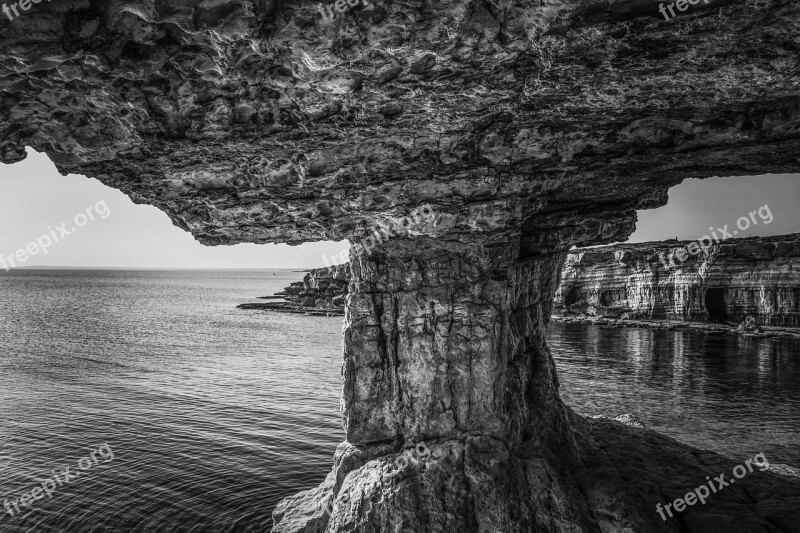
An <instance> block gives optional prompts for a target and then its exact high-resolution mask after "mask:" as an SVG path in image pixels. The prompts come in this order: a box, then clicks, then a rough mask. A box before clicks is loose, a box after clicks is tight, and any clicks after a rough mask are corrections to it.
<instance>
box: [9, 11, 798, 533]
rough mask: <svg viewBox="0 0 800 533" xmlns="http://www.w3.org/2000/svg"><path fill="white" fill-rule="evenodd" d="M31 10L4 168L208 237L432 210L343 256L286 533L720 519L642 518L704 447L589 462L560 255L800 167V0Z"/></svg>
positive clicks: (12, 38)
mask: <svg viewBox="0 0 800 533" xmlns="http://www.w3.org/2000/svg"><path fill="white" fill-rule="evenodd" d="M20 4H21V3H20ZM24 4H25V5H26V6H27V7H26V8H21V9H24V10H25V11H24V12H22V13H21V15H20V16H18V17H17V18H15V19H13V20H9V18H6V17H2V16H0V94H2V99H1V100H0V160H2V161H3V162H5V163H12V162H15V161H19V160H21V159H23V158H24V157H25V147H26V146H30V147H33V148H35V149H37V150H39V151H43V152H46V153H47V154H48V155H49V156H50V158H51V159H52V160H53V161H54V163H55V164H56V166H57V168H58V169H59V170H60V171H61V172H64V173H66V172H74V173H78V174H83V175H86V176H89V177H93V178H97V179H98V180H100V181H102V182H103V183H105V184H107V185H109V186H112V187H115V188H118V189H120V190H122V191H124V192H125V193H126V194H128V195H129V196H130V197H131V198H132V199H134V201H137V202H142V203H148V204H152V205H155V206H157V207H158V208H160V209H162V210H163V211H165V212H166V213H167V214H168V215H169V216H170V217H171V219H172V220H173V222H174V223H175V224H176V225H178V226H180V227H181V228H183V229H185V230H187V231H190V232H192V234H193V235H194V236H195V237H196V238H197V239H199V240H200V241H202V242H204V243H207V244H234V243H239V242H255V243H266V242H288V243H300V242H306V241H314V240H343V239H348V240H350V241H351V242H359V241H362V240H364V239H366V238H369V237H370V236H371V235H373V234H374V231H375V228H376V226H379V225H385V226H388V227H398V226H399V225H400V221H401V220H403V218H404V217H405V216H406V215H408V214H409V213H411V212H412V211H413V210H414V209H416V208H418V207H420V206H422V205H429V206H431V207H432V210H433V212H434V213H435V214H436V216H435V217H434V219H432V220H428V221H426V223H425V224H424V225H421V226H419V227H413V228H409V229H408V230H407V231H405V232H401V233H400V234H398V235H396V236H394V237H392V238H391V239H390V241H389V242H385V243H381V244H380V245H378V246H377V247H375V249H373V250H372V253H371V254H353V255H351V264H352V271H353V280H352V283H351V293H350V295H349V297H348V299H347V305H346V316H345V328H344V353H343V357H344V362H343V369H344V372H343V373H344V376H343V381H344V383H343V398H342V420H343V424H344V426H345V431H346V435H347V442H346V443H343V444H342V445H341V446H340V447H339V450H338V451H337V453H336V457H335V458H334V468H333V471H332V472H331V474H330V475H329V477H328V480H327V481H326V482H325V483H323V484H322V485H321V486H320V487H319V488H318V489H316V491H315V492H314V493H313V494H312V493H307V494H304V495H302V496H300V497H298V498H296V499H290V500H287V501H286V502H284V504H283V505H281V506H280V507H279V509H278V510H276V518H278V519H279V521H278V524H277V525H276V527H275V530H276V531H281V532H286V531H317V530H321V529H323V528H327V531H328V532H333V531H336V532H356V531H358V532H376V533H377V532H385V531H393V530H395V531H396V530H398V529H403V528H410V529H412V530H413V531H415V532H431V533H432V532H437V533H439V532H441V533H450V532H452V533H455V532H459V533H460V532H463V531H470V532H472V531H477V532H482V533H483V532H488V531H492V532H494V531H498V530H499V531H504V532H506V533H516V532H523V531H525V532H527V531H546V532H549V531H573V532H577V531H580V532H595V531H636V532H640V531H643V532H649V531H709V530H710V529H709V523H708V521H706V522H702V521H690V520H688V519H683V518H681V519H680V520H679V519H677V518H671V519H670V520H669V521H668V522H662V521H661V519H660V518H658V517H657V515H656V514H655V512H654V511H653V508H654V505H655V503H656V500H657V499H661V501H667V499H668V497H670V496H673V495H675V496H677V495H678V494H677V492H678V491H679V490H681V488H682V489H686V487H687V486H691V485H689V484H688V481H687V480H686V479H680V478H681V477H682V476H683V477H684V478H685V476H686V475H687V474H682V473H681V472H682V470H681V469H680V468H678V465H680V466H682V467H686V468H688V467H690V466H697V465H698V462H697V461H696V460H695V459H694V457H693V456H692V455H691V452H690V451H687V450H681V451H680V454H683V455H681V456H680V457H681V460H678V459H677V458H676V456H677V455H678V453H679V452H677V451H671V452H670V453H669V454H664V455H663V456H659V455H658V454H651V455H649V456H648V459H647V462H645V463H643V464H646V465H647V466H648V468H647V469H646V471H650V472H656V473H657V474H656V475H655V476H654V477H653V478H652V481H648V480H645V479H642V478H641V476H638V477H637V476H636V475H631V474H633V472H632V471H631V470H630V468H631V463H629V462H628V461H627V460H620V457H621V456H622V455H624V456H625V457H626V458H627V457H630V456H631V453H629V452H628V450H629V449H631V448H635V449H637V450H639V449H643V448H642V446H643V445H644V444H647V443H649V442H650V441H649V440H648V441H647V442H643V441H641V439H639V440H637V439H636V437H635V436H631V435H628V434H627V433H624V434H620V437H619V438H618V439H617V441H616V442H617V444H618V445H616V446H609V447H607V448H606V449H605V450H604V451H602V452H601V451H598V452H597V453H589V452H587V450H594V449H598V448H597V447H596V446H594V445H593V444H592V443H593V442H594V441H601V440H602V439H599V438H598V437H596V436H593V435H594V434H593V433H592V431H590V429H591V427H597V428H600V429H598V431H600V432H601V433H602V431H603V430H602V428H607V427H608V426H607V425H603V424H597V425H587V424H586V423H583V422H582V421H581V420H580V419H573V418H571V415H570V413H569V410H568V409H567V408H566V407H565V406H564V405H563V403H562V401H561V399H560V397H559V394H558V379H557V376H556V371H555V366H554V364H553V360H552V357H551V356H550V352H549V349H548V347H547V343H546V341H545V336H544V331H545V326H546V324H547V322H548V319H549V316H550V312H551V310H552V304H553V298H554V295H555V293H556V290H557V282H558V277H559V272H560V270H561V267H562V264H563V262H564V259H565V257H566V255H567V252H568V251H569V249H570V248H571V247H572V246H574V245H578V246H584V245H591V244H602V243H611V242H619V241H624V240H625V239H626V238H627V236H628V235H629V234H630V233H631V232H632V231H633V228H634V220H635V212H636V210H638V209H643V208H649V207H656V206H659V205H662V204H664V203H666V200H667V190H668V189H669V187H671V186H672V185H675V184H677V183H679V182H680V181H681V180H683V179H685V178H688V177H693V178H704V177H709V176H720V175H722V176H730V175H758V174H763V173H772V172H774V173H781V172H797V171H798V170H800V158H798V153H800V92H799V91H798V77H797V73H798V71H800V54H798V49H800V41H799V40H798V39H800V32H798V26H800V4H798V3H797V2H795V1H794V0H713V1H712V2H710V3H705V2H698V5H692V6H691V8H690V9H689V10H688V11H686V10H687V9H688V4H687V5H685V6H684V11H686V12H685V13H684V12H680V13H679V16H677V17H676V18H674V19H672V20H670V21H665V20H664V18H663V17H662V16H661V15H660V14H659V11H658V3H657V2H653V1H652V0H542V1H540V2H530V1H529V0H486V1H482V2H478V1H475V0H452V1H448V2H419V1H410V2H386V1H370V2H368V5H366V6H365V5H363V3H362V4H359V5H357V6H354V7H350V8H349V9H348V10H347V11H346V12H344V13H338V14H337V15H336V18H335V20H333V21H331V22H327V21H323V20H322V18H321V16H320V15H319V12H318V10H317V8H318V7H319V4H318V3H317V2H315V1H305V0H297V1H292V2H283V1H278V0H180V1H179V0H174V1H171V0H104V1H101V0H59V1H55V2H40V3H38V4H32V3H28V2H24ZM610 431H615V430H613V428H612V429H611V430H610ZM420 441H424V442H426V443H427V444H428V446H429V447H430V449H431V451H432V456H431V459H430V460H429V461H427V462H424V463H413V464H409V465H407V466H406V467H405V468H395V467H393V466H392V465H394V464H395V462H394V459H395V458H396V457H397V456H398V455H399V454H400V453H402V452H403V451H404V450H405V449H406V448H410V447H413V446H414V445H415V444H417V443H419V442H420ZM642 471H645V470H642ZM775 483H776V485H775V486H774V487H772V489H771V490H766V489H764V490H761V489H760V488H759V490H756V487H752V488H753V490H751V491H749V492H748V493H747V494H748V496H747V497H745V496H743V494H744V493H743V492H741V491H740V490H739V489H738V487H739V485H737V489H736V490H729V491H726V492H725V493H724V494H720V495H717V498H718V499H719V501H724V502H728V503H729V504H730V506H729V509H727V510H726V511H725V512H724V513H718V514H719V516H722V518H719V517H717V519H716V521H715V522H714V524H715V526H714V527H717V528H720V529H724V528H725V527H726V526H727V525H728V524H730V527H728V528H727V529H725V530H726V531H734V529H732V528H733V527H736V526H739V525H744V526H745V527H746V528H747V529H746V531H750V532H756V531H775V529H776V528H778V527H779V526H775V525H773V524H780V528H782V529H784V530H788V529H787V528H788V527H790V525H786V526H784V524H792V523H794V524H797V523H800V517H798V516H797V511H792V509H797V508H798V506H797V505H795V506H794V507H793V508H792V507H791V506H790V504H791V502H793V501H796V497H795V496H794V495H795V494H797V493H798V492H800V491H798V489H797V487H796V486H794V485H791V484H788V482H785V483H783V484H780V483H779V482H778V481H776V482H775ZM742 485H744V484H742ZM742 490H744V489H742ZM675 496H674V497H675ZM674 497H673V499H674ZM793 498H794V499H793ZM334 499H335V502H336V503H335V505H334V506H333V508H332V511H331V513H330V514H326V513H324V512H323V511H322V510H321V509H324V505H325V504H327V503H328V502H330V501H333V500H334ZM782 502H783V503H782ZM787 502H788V503H787ZM316 503H319V504H321V506H320V507H321V509H320V508H317V507H315V506H314V505H313V504H316ZM792 512H794V513H795V514H791V513H792ZM687 516H688V515H687ZM787 517H788V518H787Z"/></svg>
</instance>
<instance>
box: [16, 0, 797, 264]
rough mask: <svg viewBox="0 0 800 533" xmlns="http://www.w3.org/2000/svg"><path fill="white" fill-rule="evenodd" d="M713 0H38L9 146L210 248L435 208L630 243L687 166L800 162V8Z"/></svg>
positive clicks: (465, 228) (27, 23) (478, 226)
mask: <svg viewBox="0 0 800 533" xmlns="http://www.w3.org/2000/svg"><path fill="white" fill-rule="evenodd" d="M709 6H711V7H709ZM709 6H705V5H703V4H702V3H701V4H700V6H698V9H697V11H696V12H692V13H687V14H686V15H685V18H682V19H675V20H672V21H669V22H667V21H664V20H663V19H662V20H659V18H658V17H659V15H658V12H657V10H656V8H657V5H656V4H654V3H652V2H641V1H638V0H637V1H633V2H626V3H618V2H601V3H597V2H578V1H551V2H547V3H546V4H545V5H540V6H531V5H529V3H528V2H524V1H511V2H504V3H500V2H486V3H482V4H476V3H473V2H465V1H460V2H459V1H457V2H449V3H447V4H441V5H439V4H425V5H421V6H417V7H412V6H409V5H391V4H382V3H378V2H370V3H369V5H367V6H366V7H365V6H363V5H362V4H359V5H358V6H355V7H353V8H351V9H349V10H348V11H347V12H345V13H341V14H337V18H336V20H334V21H333V22H327V23H326V22H325V21H323V20H322V17H321V16H320V15H319V14H318V12H317V10H316V8H317V4H316V3H314V2H295V3H279V2H267V1H248V0H237V1H225V0H219V1H215V2H208V1H202V2H200V1H194V2H190V1H187V2H180V3H178V4H175V3H171V2H159V1H155V0H149V1H145V0H116V1H112V2H107V3H100V2H91V1H89V0H71V1H66V0H65V1H63V2H60V3H58V4H57V5H56V4H48V5H45V4H39V5H38V6H34V8H32V9H31V10H29V11H28V12H26V13H24V14H23V15H22V16H20V17H19V18H17V19H16V20H13V21H10V22H8V21H6V22H7V23H6V24H4V25H3V26H2V27H0V29H2V33H1V34H0V35H2V37H1V38H0V39H2V40H0V43H2V44H3V49H2V51H0V58H2V67H0V68H2V70H0V91H2V95H3V103H2V105H0V120H2V130H0V131H1V132H2V133H0V135H2V139H3V140H2V142H0V157H2V160H4V161H6V162H13V161H16V160H19V159H21V158H22V157H24V147H25V146H32V147H33V148H35V149H37V150H40V151H44V152H46V153H47V154H48V155H49V156H50V157H51V158H52V159H53V160H54V162H55V163H56V165H57V167H58V168H59V170H60V171H62V172H65V173H66V172H74V173H79V174H84V175H87V176H91V177H96V178H98V179H99V180H100V181H102V182H103V183H106V184H108V185H110V186H112V187H116V188H118V189H121V190H122V191H124V192H126V193H127V194H128V195H130V196H131V198H133V199H134V201H137V202H142V203H148V204H152V205H155V206H156V207H158V208H160V209H162V210H163V211H165V212H167V213H168V214H169V216H170V217H171V218H172V220H173V222H174V223H176V224H177V225H178V226H180V227H182V228H184V229H186V230H188V231H191V232H192V233H193V234H194V235H195V237H196V238H197V239H198V240H200V241H202V242H204V243H206V244H235V243H237V242H257V243H266V242H288V243H291V244H298V243H301V242H305V241H313V240H341V239H345V238H347V239H350V240H351V241H352V240H357V239H359V238H363V237H364V236H366V235H369V234H370V233H372V231H373V228H374V227H375V226H376V225H377V224H379V223H381V222H382V221H384V222H385V221H387V220H389V221H391V220H397V219H399V218H400V217H403V216H407V215H408V214H409V213H410V212H412V211H413V210H414V209H416V208H418V207H419V206H421V205H431V206H432V208H433V209H434V211H435V213H436V215H437V216H436V219H435V221H434V222H433V223H431V224H428V225H426V226H425V227H424V228H421V229H420V232H421V233H420V234H421V235H426V236H430V237H436V238H447V239H453V240H458V241H467V242H469V241H471V240H474V241H476V242H477V241H481V242H491V241H493V240H496V241H501V240H505V239H508V238H511V237H515V236H521V237H522V241H523V246H524V247H526V248H528V249H530V250H535V249H536V248H537V247H544V248H546V249H554V248H562V247H564V246H566V247H569V246H571V245H572V244H579V245H587V244H592V243H601V242H612V241H615V240H624V238H625V237H626V236H627V234H629V233H630V232H631V231H632V229H633V221H634V220H635V211H636V210H637V209H642V208H651V207H656V206H658V205H662V204H664V203H666V198H667V197H666V191H667V190H668V189H669V187H671V186H673V185H675V184H677V183H679V182H680V181H681V180H683V179H685V178H687V177H697V178H702V177H709V176H715V175H743V174H751V175H752V174H763V173H768V172H787V171H796V170H798V168H800V158H798V157H797V153H798V152H800V150H798V148H800V81H799V80H798V76H797V71H798V67H799V66H800V59H798V54H797V53H796V52H797V50H798V48H800V37H798V33H799V32H796V28H797V21H798V18H800V7H798V6H797V5H796V4H794V3H791V2H787V1H779V0H775V1H763V0H750V1H739V2H736V1H734V2H721V3H717V4H713V3H712V4H710V5H709ZM531 253H532V252H531Z"/></svg>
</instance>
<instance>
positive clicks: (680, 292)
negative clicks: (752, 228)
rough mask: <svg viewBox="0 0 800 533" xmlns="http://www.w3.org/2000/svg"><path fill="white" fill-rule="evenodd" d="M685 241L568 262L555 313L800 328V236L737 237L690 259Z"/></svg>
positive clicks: (584, 253)
mask: <svg viewBox="0 0 800 533" xmlns="http://www.w3.org/2000/svg"><path fill="white" fill-rule="evenodd" d="M689 244H690V241H685V242H676V241H670V242H649V243H641V244H618V245H614V246H603V247H599V248H588V249H582V250H577V251H575V252H573V253H570V254H569V255H568V256H567V260H566V263H565V265H564V268H563V270H562V273H561V278H562V279H561V285H560V286H559V288H558V291H557V292H556V297H555V308H554V309H555V312H556V313H560V314H570V313H573V314H581V313H585V314H590V315H598V316H606V317H614V318H616V317H622V318H633V319H635V318H650V319H672V320H696V321H711V322H722V323H729V324H734V325H738V324H740V323H741V322H743V321H744V320H745V318H746V317H748V316H750V317H754V318H755V321H756V323H757V324H758V325H760V326H775V327H791V328H797V327H800V235H798V234H794V235H786V236H780V237H767V238H749V239H732V240H728V241H722V242H720V243H717V244H713V245H711V246H709V247H707V248H706V249H705V250H701V251H700V253H697V254H695V255H691V254H683V255H685V256H686V259H685V260H684V261H679V260H677V259H676V258H675V254H674V253H673V252H674V251H675V250H680V249H685V248H686V246H687V245H689Z"/></svg>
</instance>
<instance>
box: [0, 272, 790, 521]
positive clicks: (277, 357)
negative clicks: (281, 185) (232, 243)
mask: <svg viewBox="0 0 800 533" xmlns="http://www.w3.org/2000/svg"><path fill="white" fill-rule="evenodd" d="M302 276H303V272H299V271H291V270H239V271H199V270H191V271H177V270H172V271H149V270H147V271H145V270H141V271H124V270H27V269H26V270H14V271H11V272H9V273H2V274H0V503H2V504H3V508H2V509H0V532H1V533H21V532H36V533H40V532H43V533H49V532H53V533H56V532H57V533H66V532H80V533H89V532H115V533H116V532H120V533H125V532H147V533H152V532H158V533H164V532H175V533H178V532H180V533H183V532H192V533H201V532H202V533H205V532H209V533H210V532H214V533H220V532H269V531H270V529H271V527H272V521H271V515H272V511H273V509H274V507H275V505H276V504H277V503H278V502H279V501H280V500H281V499H282V498H284V497H286V496H289V495H292V494H294V493H297V492H299V491H301V490H304V489H308V488H311V487H314V486H316V485H317V484H319V483H320V482H321V481H322V480H323V478H324V477H325V475H326V474H327V473H328V472H329V471H330V469H331V466H332V458H333V453H334V451H335V448H336V446H337V444H339V443H340V442H342V441H343V440H344V432H343V430H342V424H341V418H340V415H339V396H340V376H341V363H342V355H341V353H342V318H341V317H319V316H305V315H296V314H282V313H274V312H266V311H252V310H248V311H245V310H241V309H237V308H236V306H237V305H238V304H240V303H244V302H253V301H257V300H255V297H257V296H262V295H271V294H273V293H274V292H277V291H280V290H282V289H283V288H284V287H286V286H288V285H289V284H290V283H291V282H293V281H298V280H299V279H301V278H302ZM549 341H550V346H551V350H552V352H553V356H554V358H555V360H556V364H557V366H558V371H559V378H560V382H561V396H562V398H563V399H564V401H565V402H566V403H567V404H568V405H570V406H571V407H572V408H573V409H575V410H576V411H578V412H579V413H581V414H586V415H600V414H602V415H606V416H611V417H613V416H617V415H619V414H623V413H631V414H633V415H635V416H636V417H638V418H639V419H640V420H641V421H642V422H643V423H644V424H645V425H646V426H648V427H649V428H651V429H654V430H657V431H659V432H662V433H664V434H667V435H669V436H671V437H673V438H675V439H677V440H680V441H682V442H685V443H687V444H690V445H693V446H696V447H700V448H705V449H709V450H713V451H716V452H719V453H723V454H725V455H728V456H730V457H732V458H734V459H737V460H742V461H743V460H744V459H746V458H750V457H752V456H753V455H755V454H757V453H764V454H765V456H766V457H767V459H768V460H769V461H770V462H771V463H785V464H790V465H794V466H800V449H798V446H797V444H798V442H800V394H798V392H800V343H798V342H796V341H787V340H775V339H772V340H769V339H767V340H763V339H749V338H740V337H735V336H729V335H706V334H703V333H698V332H690V331H657V330H646V329H611V328H602V327H599V326H591V325H581V324H558V323H553V324H551V326H550V330H549ZM36 487H40V488H41V489H42V490H39V491H37V490H35V489H36ZM45 489H46V490H45ZM23 495H28V496H27V497H30V496H31V495H32V496H33V497H34V498H37V499H32V500H30V501H29V503H30V505H29V506H28V507H27V508H25V507H24V506H22V505H20V498H21V497H23ZM15 504H16V507H15ZM17 509H18V511H17Z"/></svg>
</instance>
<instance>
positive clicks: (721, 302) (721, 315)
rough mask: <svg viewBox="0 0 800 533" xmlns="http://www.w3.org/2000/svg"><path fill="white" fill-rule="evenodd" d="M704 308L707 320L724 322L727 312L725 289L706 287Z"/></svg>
mask: <svg viewBox="0 0 800 533" xmlns="http://www.w3.org/2000/svg"><path fill="white" fill-rule="evenodd" d="M706 310H707V311H708V321H709V322H725V321H727V319H728V313H727V312H726V310H725V289H721V288H717V289H706Z"/></svg>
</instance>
